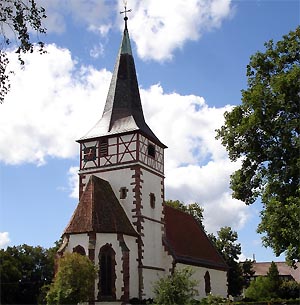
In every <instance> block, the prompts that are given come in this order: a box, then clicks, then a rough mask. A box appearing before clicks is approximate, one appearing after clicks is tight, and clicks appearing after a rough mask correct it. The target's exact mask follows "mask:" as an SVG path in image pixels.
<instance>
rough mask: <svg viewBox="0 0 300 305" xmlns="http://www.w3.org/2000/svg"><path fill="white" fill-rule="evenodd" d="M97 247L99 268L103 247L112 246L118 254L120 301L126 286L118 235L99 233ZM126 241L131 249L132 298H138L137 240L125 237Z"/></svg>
mask: <svg viewBox="0 0 300 305" xmlns="http://www.w3.org/2000/svg"><path fill="white" fill-rule="evenodd" d="M96 239H97V240H96V247H95V264H96V266H98V268H99V252H100V249H101V247H102V246H104V245H106V244H111V246H112V248H113V250H114V251H115V252H116V256H115V259H116V266H115V271H116V282H115V286H116V298H117V300H119V299H120V298H121V296H122V295H123V291H122V288H123V286H124V282H123V273H122V263H123V262H122V249H121V247H120V243H119V241H118V239H117V235H116V234H109V233H105V234H104V233H97V236H96ZM124 241H125V243H126V246H127V247H128V249H129V251H130V252H129V257H130V258H129V273H130V280H129V281H130V298H132V297H137V296H138V272H137V262H136V255H137V254H136V253H137V245H136V238H135V237H132V236H124ZM98 282H99V280H97V281H96V290H97V293H98V289H97V287H98Z"/></svg>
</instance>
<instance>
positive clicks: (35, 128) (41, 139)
mask: <svg viewBox="0 0 300 305" xmlns="http://www.w3.org/2000/svg"><path fill="white" fill-rule="evenodd" d="M47 52H48V53H47V54H44V55H42V56H41V55H39V54H37V53H32V54H26V55H24V59H25V61H26V66H25V69H24V70H21V69H20V67H19V64H18V63H17V60H16V58H15V55H14V54H12V55H11V57H10V61H11V64H12V66H13V67H12V69H13V70H14V71H15V75H14V76H12V77H11V85H12V90H11V92H10V93H9V94H8V95H7V96H6V100H5V103H4V104H3V105H1V112H0V133H1V138H0V160H1V161H3V162H5V163H8V164H18V163H22V162H33V163H38V164H39V165H41V164H43V163H44V162H45V158H46V157H47V156H50V157H60V158H68V157H72V156H75V155H76V154H77V144H76V143H75V140H76V139H78V138H79V137H81V136H83V135H84V134H85V133H86V132H87V130H88V129H89V128H90V123H89V122H96V120H97V119H98V118H99V116H100V115H101V113H102V107H103V103H104V101H105V98H106V93H107V90H108V85H109V81H110V78H111V73H110V72H108V71H106V70H105V69H104V70H100V71H96V70H95V69H94V68H92V67H85V66H78V65H77V63H76V61H74V60H73V59H72V58H71V54H70V52H69V51H68V50H66V49H60V48H58V47H56V46H55V45H49V46H47ZM14 63H15V64H14ZM95 109H98V112H97V111H95ZM88 117H90V118H91V120H89V119H88V120H87V119H86V118H88Z"/></svg>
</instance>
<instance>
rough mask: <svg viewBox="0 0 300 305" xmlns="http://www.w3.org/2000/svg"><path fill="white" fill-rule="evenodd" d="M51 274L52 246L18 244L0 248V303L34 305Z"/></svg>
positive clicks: (49, 280)
mask: <svg viewBox="0 0 300 305" xmlns="http://www.w3.org/2000/svg"><path fill="white" fill-rule="evenodd" d="M53 273H54V254H53V248H50V249H44V248H42V247H39V246H38V247H32V246H28V245H22V246H16V247H7V249H6V250H3V249H2V250H0V274H1V281H0V282H1V304H35V303H36V302H37V297H38V295H39V293H40V289H41V287H42V286H44V285H46V284H49V283H51V281H52V278H53Z"/></svg>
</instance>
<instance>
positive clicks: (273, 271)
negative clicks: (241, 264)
mask: <svg viewBox="0 0 300 305" xmlns="http://www.w3.org/2000/svg"><path fill="white" fill-rule="evenodd" d="M267 277H268V279H269V280H270V283H271V290H272V291H274V292H276V293H277V291H278V289H279V286H280V283H281V280H280V277H279V271H278V268H277V265H276V264H275V263H274V262H272V263H271V266H270V268H269V271H268V273H267Z"/></svg>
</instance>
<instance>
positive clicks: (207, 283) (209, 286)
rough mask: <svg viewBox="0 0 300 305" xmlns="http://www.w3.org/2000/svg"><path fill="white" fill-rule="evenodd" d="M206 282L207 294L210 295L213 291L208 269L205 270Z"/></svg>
mask: <svg viewBox="0 0 300 305" xmlns="http://www.w3.org/2000/svg"><path fill="white" fill-rule="evenodd" d="M204 282H205V293H206V295H208V294H210V293H211V285H210V275H209V272H208V271H206V272H205V275H204Z"/></svg>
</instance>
